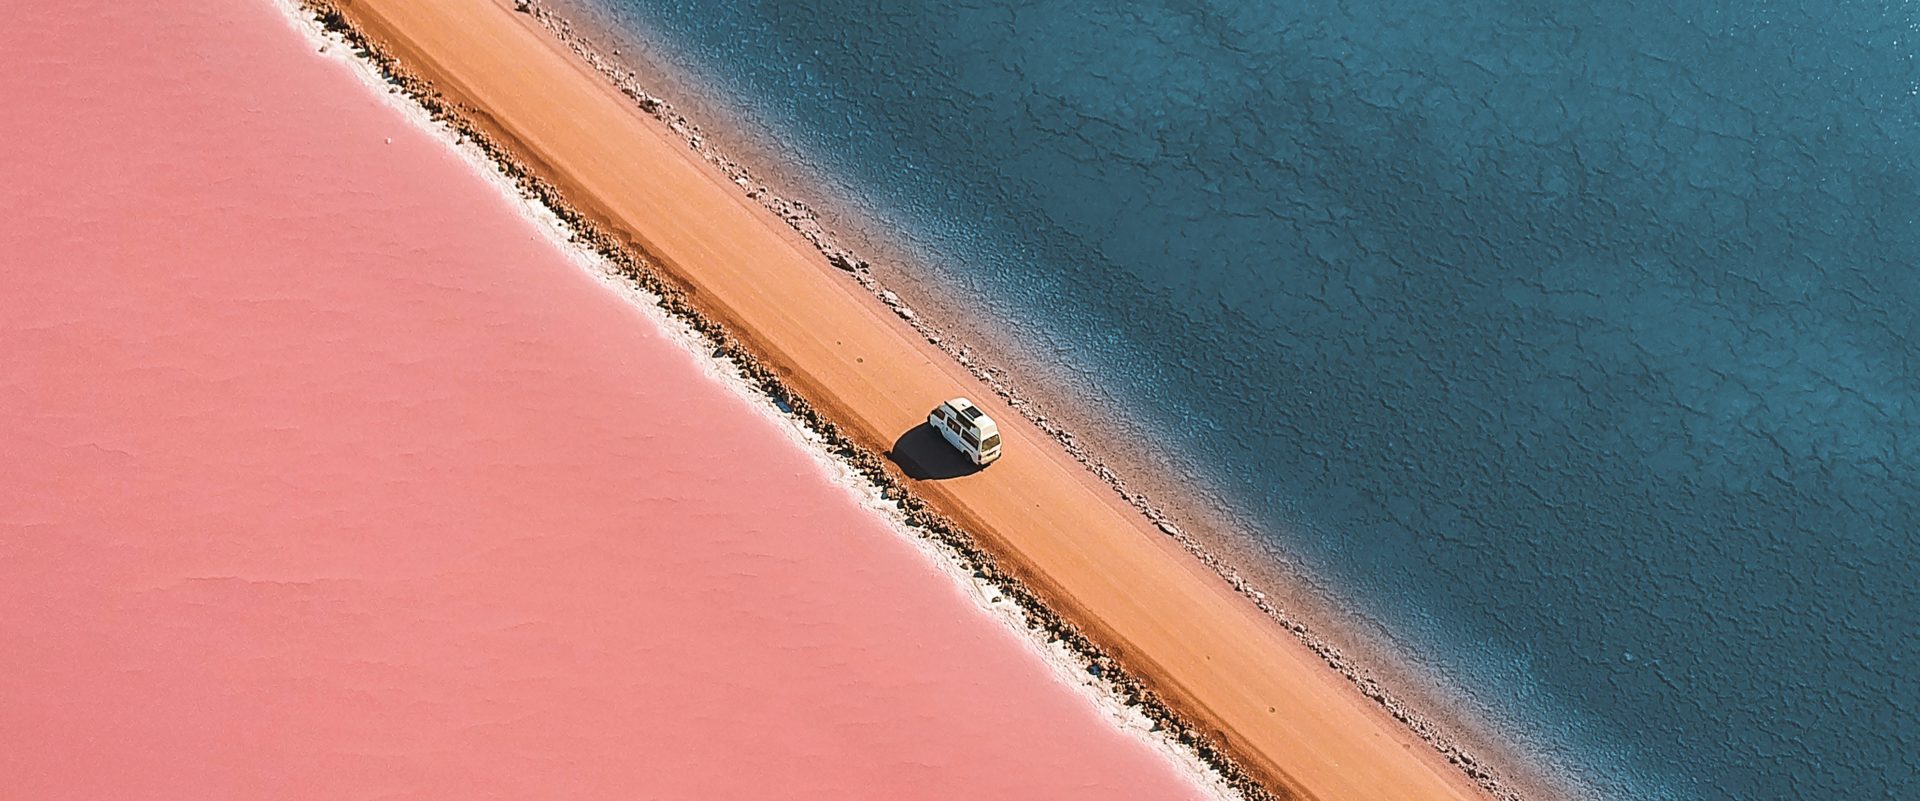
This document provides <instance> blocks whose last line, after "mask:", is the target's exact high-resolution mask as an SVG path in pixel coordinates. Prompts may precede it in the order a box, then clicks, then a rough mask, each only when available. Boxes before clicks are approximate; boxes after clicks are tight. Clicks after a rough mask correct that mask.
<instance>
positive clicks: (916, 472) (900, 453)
mask: <svg viewBox="0 0 1920 801" xmlns="http://www.w3.org/2000/svg"><path fill="white" fill-rule="evenodd" d="M887 458H888V459H892V460H893V463H894V464H897V465H899V466H900V469H901V470H902V471H904V472H906V474H907V477H908V478H913V479H917V480H920V481H928V480H936V479H942V478H959V477H961V476H970V475H973V474H974V473H978V472H980V465H977V464H974V463H973V460H972V459H968V458H967V456H966V454H963V453H961V452H960V449H959V448H955V447H953V446H952V445H951V444H948V442H947V438H946V437H943V436H941V435H940V432H938V431H935V430H934V428H933V426H932V425H931V424H928V423H921V424H920V425H917V426H914V427H913V428H911V429H908V430H907V433H905V434H901V435H900V438H899V439H896V440H894V441H893V450H890V451H887Z"/></svg>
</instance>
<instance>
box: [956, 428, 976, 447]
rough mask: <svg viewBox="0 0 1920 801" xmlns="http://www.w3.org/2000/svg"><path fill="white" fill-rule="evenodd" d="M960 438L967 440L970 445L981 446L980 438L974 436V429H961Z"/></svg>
mask: <svg viewBox="0 0 1920 801" xmlns="http://www.w3.org/2000/svg"><path fill="white" fill-rule="evenodd" d="M960 438H961V439H964V440H966V441H967V444H968V445H972V446H973V447H976V448H978V447H980V438H979V437H976V436H974V435H973V432H972V431H969V430H967V429H964V428H963V429H960Z"/></svg>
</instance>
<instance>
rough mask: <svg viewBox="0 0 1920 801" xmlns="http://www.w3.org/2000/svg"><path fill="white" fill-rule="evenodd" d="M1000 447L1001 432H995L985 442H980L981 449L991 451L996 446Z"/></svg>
mask: <svg viewBox="0 0 1920 801" xmlns="http://www.w3.org/2000/svg"><path fill="white" fill-rule="evenodd" d="M998 447H1000V435H999V434H995V435H993V436H991V437H987V441H985V442H982V443H980V449H981V450H986V451H990V450H993V449H994V448H998Z"/></svg>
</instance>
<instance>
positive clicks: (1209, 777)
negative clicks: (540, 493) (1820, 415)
mask: <svg viewBox="0 0 1920 801" xmlns="http://www.w3.org/2000/svg"><path fill="white" fill-rule="evenodd" d="M269 2H271V3H273V5H274V6H276V7H277V8H279V9H280V10H281V11H282V13H283V14H284V16H285V17H286V18H287V20H288V22H289V23H290V24H291V25H292V26H293V27H294V28H295V29H296V30H298V31H299V32H300V33H301V34H302V35H303V36H304V37H305V38H306V40H307V43H308V44H309V45H310V46H312V47H313V48H314V49H315V51H316V52H318V53H319V54H320V55H322V56H325V57H326V58H327V59H328V60H330V61H332V62H334V63H335V64H338V65H341V66H343V67H345V68H346V69H348V70H349V71H351V72H352V73H353V75H354V76H355V77H357V78H359V79H360V81H361V83H362V84H364V85H365V86H366V87H367V89H368V91H370V92H372V93H373V94H374V95H376V96H378V97H380V98H381V99H382V101H383V102H384V103H386V105H387V106H388V107H389V108H391V109H393V110H394V111H396V112H398V113H399V115H400V116H401V117H402V118H404V119H405V120H406V121H407V122H408V123H409V124H411V125H413V126H414V127H415V128H416V129H418V130H420V131H423V132H425V133H427V134H428V135H429V136H430V137H432V138H433V139H434V140H435V141H436V142H439V143H440V144H441V145H443V146H445V147H446V148H448V149H449V150H450V151H451V152H453V153H454V154H456V155H457V156H459V157H460V159H461V160H462V161H464V162H466V164H467V166H468V167H469V168H471V170H472V171H473V173H474V174H475V175H478V176H480V177H481V178H482V180H484V181H486V182H487V184H488V185H490V186H492V187H493V189H494V191H496V192H498V193H499V195H500V197H501V198H502V199H504V200H506V201H507V202H508V203H510V204H512V205H513V206H514V207H515V208H517V209H518V210H519V211H520V213H521V215H522V216H523V217H525V218H526V219H527V220H528V221H530V222H532V223H533V224H534V227H535V228H537V229H538V230H539V231H540V233H541V235H542V236H544V237H545V238H546V239H547V242H548V243H549V244H551V245H552V246H553V247H554V248H555V249H556V250H558V251H560V252H561V253H564V254H566V255H567V256H568V257H569V258H570V259H571V260H572V261H573V262H574V264H575V265H576V266H578V267H579V268H580V269H582V270H583V271H585V272H586V273H587V274H589V275H591V276H593V277H594V278H595V279H596V280H598V281H599V282H600V284H601V285H602V286H605V287H607V289H608V290H610V291H612V292H614V293H616V294H618V295H619V296H621V297H622V298H624V299H626V300H627V301H628V302H629V303H630V304H631V305H632V306H633V307H634V308H636V309H638V310H639V311H640V312H641V313H642V314H643V315H645V317H646V318H647V319H648V321H649V322H651V323H653V325H654V327H655V328H656V329H657V330H658V331H659V332H660V333H662V334H664V335H666V336H667V338H668V339H670V340H672V341H673V342H674V343H675V344H677V345H679V346H680V348H681V349H682V350H683V351H684V352H685V354H686V356H687V357H688V358H689V359H690V360H691V361H692V362H693V363H694V364H695V365H697V366H698V367H699V368H700V370H701V372H702V373H704V374H705V375H706V376H707V377H708V378H709V379H711V380H713V381H715V382H717V383H719V384H720V385H721V386H724V387H726V388H727V390H728V391H730V392H731V393H733V394H734V396H735V397H736V398H738V399H739V400H740V401H741V402H742V404H743V405H744V406H745V407H746V408H749V409H752V410H753V411H754V412H755V413H757V414H759V415H760V416H761V417H762V418H763V419H765V420H766V421H768V422H769V423H771V424H772V425H773V426H774V427H775V429H776V430H779V431H781V432H782V433H783V434H784V435H785V436H786V437H787V439H788V440H789V441H790V442H791V443H792V444H793V445H794V446H795V447H796V448H799V449H800V450H801V451H802V452H804V453H806V454H807V456H808V457H809V458H810V459H812V461H813V463H814V464H815V466H816V467H817V468H818V469H819V470H820V471H821V475H822V476H823V477H825V478H827V479H828V480H829V481H830V482H831V483H833V484H835V485H837V486H838V487H840V488H841V489H842V490H844V491H846V492H847V493H848V494H850V495H851V496H853V498H854V499H855V500H856V501H857V502H858V503H859V504H860V505H861V506H862V507H865V508H866V509H868V510H869V511H871V512H872V513H873V514H874V515H875V516H876V517H878V518H879V519H880V520H882V521H884V522H885V523H886V525H887V527H888V528H889V529H891V530H892V531H893V533H894V534H895V535H896V536H899V537H900V538H901V539H903V540H905V541H907V542H909V543H912V544H913V546H914V548H915V550H917V551H918V552H919V553H920V554H921V556H922V557H923V558H925V559H926V560H927V561H928V563H930V564H932V565H934V566H935V567H937V568H939V569H940V572H941V573H943V574H945V575H946V577H947V578H948V580H950V581H952V582H953V587H954V589H955V590H956V591H958V592H960V593H962V594H964V595H965V596H966V597H967V598H969V599H971V600H972V601H973V603H974V606H975V608H977V609H978V610H979V611H980V613H981V614H983V615H986V616H988V617H990V618H992V619H994V620H996V621H999V622H1000V624H1001V625H1002V627H1003V628H1004V629H1006V630H1007V631H1008V632H1009V633H1010V634H1011V635H1012V636H1013V638H1014V639H1015V640H1017V641H1018V642H1020V644H1021V645H1022V646H1023V647H1025V648H1026V649H1027V651H1028V653H1029V654H1030V655H1032V656H1033V657H1035V658H1036V659H1038V660H1039V661H1040V662H1042V663H1043V664H1045V665H1046V666H1047V668H1048V670H1049V672H1050V673H1051V674H1052V676H1053V679H1054V681H1056V682H1058V683H1059V684H1061V685H1064V686H1066V687H1069V688H1071V689H1072V690H1073V691H1074V692H1075V693H1076V694H1078V695H1079V696H1080V697H1081V698H1082V699H1084V700H1085V701H1087V702H1088V703H1089V704H1092V705H1093V707H1094V708H1095V709H1097V710H1098V711H1099V712H1100V713H1101V714H1102V716H1104V717H1105V718H1106V719H1107V720H1108V722H1109V723H1110V724H1112V725H1113V726H1115V727H1116V728H1119V729H1120V730H1122V731H1124V732H1126V733H1128V734H1129V735H1131V736H1133V737H1134V738H1135V739H1136V740H1137V741H1139V742H1140V743H1141V744H1143V745H1145V746H1146V747H1147V748H1148V749H1149V750H1151V751H1152V752H1154V753H1155V754H1157V755H1159V756H1160V757H1161V758H1162V759H1164V760H1166V761H1167V763H1168V764H1169V765H1171V766H1172V767H1173V768H1174V769H1175V770H1176V771H1177V772H1178V773H1180V774H1181V775H1182V776H1184V777H1186V778H1187V779H1188V780H1189V781H1190V782H1192V783H1193V784H1194V785H1195V786H1196V787H1197V788H1199V789H1201V790H1202V791H1204V792H1205V793H1206V794H1207V795H1208V796H1210V797H1212V798H1215V799H1220V800H1221V801H1226V800H1227V799H1238V798H1240V795H1239V794H1238V793H1237V792H1235V791H1234V790H1233V788H1232V787H1231V786H1230V785H1228V784H1227V782H1226V780H1225V779H1224V777H1222V776H1221V775H1220V773H1219V772H1218V771H1216V770H1214V769H1213V768H1212V767H1211V766H1209V765H1207V764H1206V763H1205V762H1204V761H1202V760H1201V759H1200V757H1199V756H1198V755H1197V754H1195V753H1194V752H1193V750H1192V749H1190V748H1188V747H1186V746H1184V745H1182V744H1180V743H1179V742H1178V741H1176V740H1174V739H1173V738H1172V737H1171V736H1170V735H1169V734H1167V733H1163V732H1157V731H1155V730H1154V728H1153V727H1154V722H1153V721H1152V720H1151V719H1150V718H1148V717H1147V716H1146V714H1145V713H1144V712H1143V711H1142V710H1141V709H1140V708H1139V707H1136V706H1130V705H1128V703H1127V701H1126V700H1125V698H1123V697H1122V696H1121V695H1120V693H1119V692H1118V690H1117V689H1116V688H1115V687H1113V686H1112V685H1111V684H1109V683H1107V682H1106V681H1103V680H1101V679H1098V678H1095V677H1093V676H1092V674H1091V673H1089V672H1088V668H1089V667H1091V664H1090V663H1089V662H1088V661H1087V660H1085V659H1083V658H1081V657H1080V655H1079V654H1077V653H1075V652H1074V651H1072V650H1071V649H1069V648H1068V647H1067V645H1066V643H1065V642H1063V641H1059V640H1055V641H1053V642H1048V641H1047V640H1046V639H1044V638H1043V637H1042V635H1041V633H1040V631H1041V630H1040V629H1036V628H1034V627H1032V626H1031V625H1029V618H1028V615H1027V613H1026V611H1025V610H1023V609H1021V608H1020V606H1019V604H1017V603H1014V602H1013V601H1012V600H1011V599H1008V598H1007V597H1006V596H1005V595H1003V594H1002V593H1001V592H1000V589H999V588H998V587H996V586H994V584H993V583H992V582H990V581H987V580H985V579H980V578H976V577H975V576H974V575H973V573H972V572H971V571H969V570H968V569H966V567H965V566H964V565H963V564H962V563H961V561H960V558H959V556H958V555H957V554H955V553H953V552H952V551H950V550H948V549H946V548H944V547H942V546H940V545H939V544H938V543H935V542H933V541H931V540H929V539H928V538H926V537H922V536H919V535H917V534H915V533H914V530H913V528H912V527H911V526H910V525H908V523H907V521H906V516H905V514H904V512H903V511H902V510H901V508H900V504H899V502H898V501H896V500H893V499H889V498H887V497H886V496H885V495H884V494H883V492H882V490H881V488H880V487H879V486H877V485H875V484H874V483H873V482H871V481H868V480H867V479H866V478H865V477H864V476H862V475H860V474H859V473H858V472H856V471H855V470H854V469H853V467H852V466H851V465H849V464H847V463H846V462H845V461H843V460H841V459H839V458H837V457H835V456H834V455H833V454H832V453H831V452H830V451H829V450H828V447H827V443H826V441H825V440H823V439H822V438H821V437H820V435H819V434H818V433H815V432H814V431H813V430H812V429H809V428H807V427H806V425H805V424H803V423H802V422H800V420H799V419H798V418H796V417H794V416H793V415H791V414H788V413H786V412H784V411H782V410H781V409H780V407H778V406H777V405H775V404H774V402H773V401H772V399H771V398H768V397H767V395H766V394H765V393H763V392H761V391H759V390H758V389H756V388H755V387H754V386H753V384H752V383H751V382H750V381H749V380H748V378H747V377H746V375H745V374H744V373H742V372H741V371H740V368H739V365H737V364H735V363H734V361H733V360H732V359H727V358H722V357H716V356H714V355H713V344H712V343H710V342H708V341H707V339H706V338H705V337H703V336H702V335H701V334H700V333H699V332H697V331H695V330H694V329H693V328H692V326H690V325H688V324H687V323H686V322H685V321H684V320H681V319H680V318H678V317H675V316H673V315H672V314H670V313H669V312H668V311H667V310H666V308H665V307H664V306H663V305H662V304H661V300H660V297H659V296H658V295H655V294H653V293H651V292H648V291H646V290H644V289H642V288H640V287H639V286H638V285H636V284H634V282H633V281H631V280H629V279H628V278H626V277H625V276H623V275H621V274H620V273H619V272H618V270H617V269H616V268H615V267H614V265H613V264H612V263H611V262H608V261H607V260H606V259H605V258H603V257H601V256H600V255H599V254H598V253H595V252H593V251H591V250H588V249H587V248H585V247H583V246H581V245H580V244H579V243H577V242H575V241H574V236H573V232H572V230H571V229H570V228H568V227H567V224H566V223H565V222H564V221H562V220H561V219H560V218H559V217H558V216H556V215H555V214H554V213H553V210H551V209H549V208H547V206H546V205H545V204H543V203H541V202H540V201H538V200H536V199H534V198H532V197H529V196H528V195H526V194H525V193H523V192H521V191H520V188H519V186H518V185H516V184H515V183H514V182H513V179H511V178H509V177H508V176H507V175H506V174H505V173H503V172H501V171H500V168H499V166H498V165H497V164H495V163H494V161H493V160H492V159H491V158H489V157H488V156H487V154H486V153H484V152H483V151H481V150H480V148H479V146H477V145H475V144H474V143H472V142H470V141H465V140H463V139H461V138H460V137H459V136H458V135H457V134H456V133H455V132H454V130H453V129H451V128H449V127H447V126H446V125H443V124H441V123H439V122H437V121H435V120H434V119H433V117H432V116H431V115H429V114H428V113H427V110H426V109H425V108H422V107H421V106H420V105H419V104H418V103H416V102H414V100H413V98H411V97H409V96H408V95H406V94H405V93H404V92H401V91H400V90H399V89H398V88H397V87H395V86H394V85H393V84H391V83H390V82H388V81H387V79H386V78H385V76H383V75H382V74H381V73H380V70H379V69H378V68H377V67H376V66H374V65H373V64H372V63H370V62H369V61H368V60H366V59H364V58H361V57H359V56H358V55H357V54H356V53H355V48H354V46H353V45H352V44H350V43H348V42H346V41H345V40H344V39H341V38H339V37H338V36H337V35H335V34H331V33H328V32H327V31H325V30H324V29H323V28H321V27H320V25H319V23H318V22H317V21H316V20H314V18H313V17H312V16H311V15H310V14H308V13H307V11H306V10H305V9H303V8H301V7H300V6H299V5H298V4H297V3H296V2H295V0H269Z"/></svg>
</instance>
